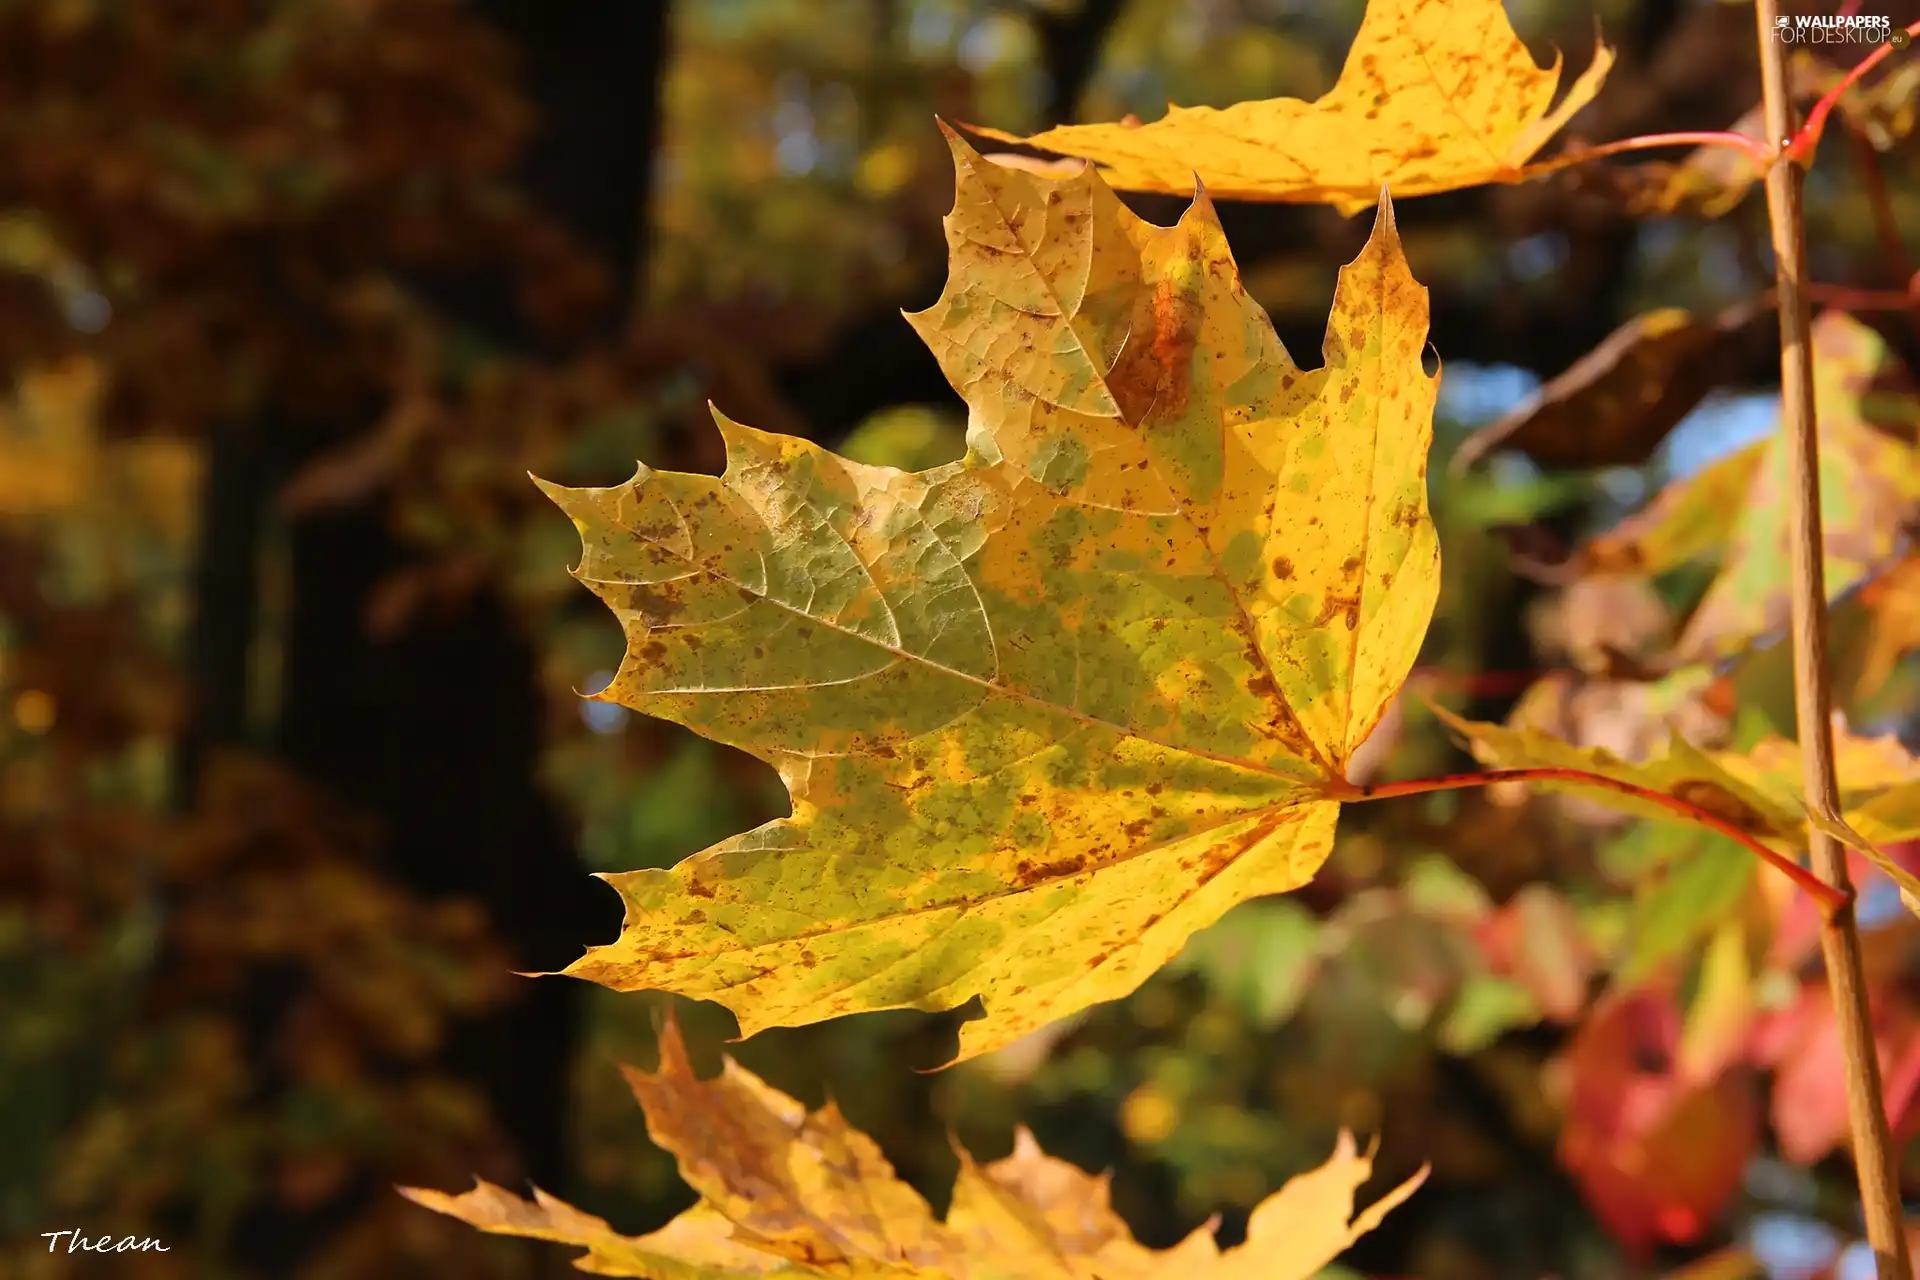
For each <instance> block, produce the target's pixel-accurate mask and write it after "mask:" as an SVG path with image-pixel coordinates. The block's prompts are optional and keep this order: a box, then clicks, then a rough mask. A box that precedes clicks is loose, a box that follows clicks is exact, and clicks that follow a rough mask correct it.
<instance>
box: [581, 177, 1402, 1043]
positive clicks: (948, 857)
mask: <svg viewBox="0 0 1920 1280" xmlns="http://www.w3.org/2000/svg"><path fill="white" fill-rule="evenodd" d="M955 157H956V165H957V168H958V171H959V184H958V190H957V194H956V199H955V206H954V211H953V213H952V214H951V215H950V216H949V218H948V220H947V231H948V239H949V244H950V246H951V250H952V258H953V272H952V277H951V279H950V281H949V284H948V287H947V289H946V291H945V292H944V293H943V295H942V297H941V298H940V300H939V301H938V302H936V303H935V304H934V305H933V306H932V307H931V308H929V309H928V310H927V311H925V312H922V313H920V314H919V315H916V316H912V317H909V318H910V319H911V321H912V322H913V324H914V325H915V327H916V328H917V329H918V330H919V332H920V333H921V335H922V336H923V337H924V338H925V340H926V341H927V343H928V345H929V346H930V347H931V348H932V350H933V351H934V353H935V355H936V356H937V357H938V358H939V360H940V362H941V364H942V366H943V368H944V369H945V370H946V372H947V374H948V377H949V379H950V380H951V381H952V382H953V384H954V386H955V387H956V388H957V389H959V391H960V392H961V394H962V395H963V396H964V397H965V399H966V400H967V403H968V408H969V432H968V440H969V451H968V455H967V457H966V458H965V459H964V460H962V461H960V462H957V463H953V464H949V465H947V466H944V467H937V468H934V469H932V470H929V471H923V472H917V473H906V472H900V471H895V470H893V469H891V468H885V467H872V466H862V465H859V464H856V463H852V462H849V461H847V460H846V459H844V458H840V457H837V456H835V455H834V454H832V453H830V452H828V451H827V450H824V449H821V448H819V447H818V446H815V445H812V444H809V443H807V442H805V441H801V440H795V439H790V438H786V437H781V436H773V435H768V434H765V433H762V432H758V431H754V430H752V429H751V428H747V427H744V426H740V425H738V424H734V423H731V422H728V421H726V420H725V419H722V420H721V428H722V431H723V433H724V434H725V437H726V442H727V452H728V466H727V471H726V474H725V475H723V476H721V477H718V478H714V477H707V476H693V475H681V474H675V473H667V472H655V471H651V470H649V469H646V468H644V467H643V468H642V469H641V471H640V473H639V474H638V475H637V476H636V478H635V479H634V481H633V482H632V483H630V484H628V485H624V486H619V487H616V488H610V489H598V490H584V489H583V490H570V489H562V488H558V487H554V486H547V492H548V493H549V494H550V495H551V496H552V497H553V498H554V500H555V501H556V502H557V503H559V505H560V506H561V507H562V508H563V509H564V510H566V511H567V513H568V514H569V515H570V516H572V517H573V520H574V522H575V524H576V525H577V526H578V527H579V528H580V530H581V534H582V539H583V543H584V546H585V551H584V554H583V557H582V561H581V565H580V568H579V569H578V570H577V576H579V577H580V578H581V579H582V580H583V581H584V582H586V583H587V584H588V585H589V586H591V587H592V588H593V589H594V590H595V591H596V592H598V593H599V594H600V595H601V596H602V597H603V598H604V599H605V600H606V601H607V603H608V604H609V605H610V606H611V607H612V608H613V610H614V612H615V614H616V616H617V617H618V618H619V619H620V621H621V623H622V626H623V627H624V629H625V631H626V635H627V656H626V659H625V661H624V662H623V664H622V666H621V669H620V671H619V673H618V675H617V676H616V677H615V680H614V682H613V684H612V685H611V686H610V687H609V689H608V690H607V691H606V692H605V693H604V694H603V695H602V696H604V697H607V698H610V699H612V700H615V701H618V702H621V703H623V704H625V705H627V706H630V707H633V708H635V709H636V710H640V711H644V712H647V713H649V714H652V715H658V716H662V717H665V718H668V719H672V720H676V721H678V722H680V723H682V724H685V725H687V726H689V727H690V728H693V729H695V730H696V731H698V732H700V733H702V734H704V735H706V736H708V737H711V738H715V739H717V740H719V741H722V742H726V743H729V744H731V745H734V746H737V747H740V748H741V749H743V750H746V751H750V752H752V753H754V754H755V755H758V756H759V757H760V758H762V759H763V760H766V761H768V762H769V763H770V764H772V765H773V766H774V767H775V768H777V769H778V770H779V771H780V773H781V776H782V778H783V780H784V781H785V783H786V785H787V789H788V792H789V793H790V795H791V796H792V799H793V814H792V816H791V817H790V818H787V819H783V820H781V821H777V822H773V823H770V824H768V825H766V826H764V827H761V828H760V829H758V830H756V831H753V832H749V833H746V834H744V835H741V836H737V837H735V838H733V839H731V840H728V841H725V842H723V843H722V844H720V845H717V846H715V847H714V848H712V849H709V850H707V851H705V852H703V853H701V854H698V855H696V856H695V857H693V858H690V859H688V860H686V861H685V862H683V863H681V864H680V865H679V866H677V867H675V868H673V869H671V870H669V871H641V872H634V873H628V874H621V875H614V876H610V877H608V878H609V879H610V881H611V882H612V883H613V884H614V886H615V887H616V888H617V889H618V890H619V891H620V893H621V895H622V897H623V898H624V899H625V902H626V907H627V922H626V927H625V929H624V930H623V932H622V934H621V937H620V938H619V939H618V940H617V941H616V942H614V943H612V944H610V945H608V946H602V947H595V948H593V949H592V950H591V951H589V952H588V954H587V955H586V956H585V957H583V958H582V959H581V960H579V961H578V962H576V963H575V964H574V965H572V966H570V967H569V969H568V970H567V972H568V973H570V974H574V975H576V976H579V977H585V978H590V979H592V980H594V981H597V982H601V983H603V984H605V985H608V986H612V987H616V988H620V989H640V988H653V989H658V988H664V989H668V990H673V991H677V992H680V993H682V994H685V995H689V996H695V997H699V998H705V999H712V1000H717V1001H719V1002H721V1003H723V1004H725V1005H727V1006H728V1007H729V1008H731V1009H732V1010H733V1011H734V1013H735V1014H736V1015H737V1016H738V1018H739V1019H740V1023H741V1026H742V1029H743V1031H744V1032H745V1033H747V1034H752V1033H753V1032H755V1031H757V1030H759V1029H761V1028H764V1027H768V1026H776V1025H795V1024H800V1023H807V1022H815V1021H819V1020H822V1019H824V1018H828V1017H833V1016H836V1015H839V1014H843V1013H855V1012H860V1011H863V1010H873V1009H885V1008H894V1007H902V1006H910V1007H917V1008H924V1009H945V1008H950V1007H952V1006H955V1005H958V1004H962V1003H964V1002H966V1001H967V1000H968V999H970V998H971V997H973V996H975V995H980V996H982V997H984V1001H985V1005H986V1017H985V1018H984V1019H982V1020H977V1021H974V1022H971V1023H968V1024H967V1025H966V1027H965V1028H964V1029H963V1032H962V1042H961V1055H962V1056H963V1057H966V1056H971V1055H973V1054H977V1053H981V1052H985V1051H987V1050H990V1049H993V1048H996V1047H999V1046H1000V1045H1003V1044H1006V1043H1008V1042H1010V1041H1012V1040H1014V1039H1016V1038H1018V1037H1019V1036H1021V1035H1023V1034H1025V1033H1026V1032H1027V1031H1030V1030H1032V1029H1033V1028H1035V1027H1037V1026H1039V1025H1041V1024H1043V1023H1045V1022H1048V1021H1051V1020H1053V1019H1054V1018H1058V1017H1060V1016H1063V1015H1064V1014H1066V1013H1068V1012H1071V1011H1073V1010H1075V1009H1078V1008H1081V1007H1084V1006H1085V1005H1088V1004H1091V1003H1094V1002H1096V1001H1101V1000H1110V999H1115V998H1118V997H1120V996H1123V995H1125V994H1127V993H1128V992H1130V991H1132V990H1133V989H1134V988H1135V987H1137V986H1138V985H1139V983H1140V982H1141V981H1143V980H1144V979H1145V978H1146V977H1147V975H1149V974H1150V973H1152V972H1153V971H1154V969H1156V968H1158V967H1159V966H1160V965H1162V964H1164V963H1165V962H1166V961H1167V960H1169V959H1170V958H1171V957H1172V956H1173V955H1174V954H1176V953H1177V952H1178V951H1179V949H1180V947H1181V946H1182V944H1184V942H1185V941H1186V939H1187V937H1188V936H1189V935H1190V934H1191V933H1193V932H1194V931H1195V930H1197V929H1199V928H1202V927H1204V926H1206V925H1208V924H1210V923H1212V922H1213V921H1214V920H1215V919H1217V918H1218V917H1219V916H1220V915H1221V914H1223V913H1224V912H1225V911H1226V909H1227V908H1228V907H1230V906H1232V905H1233V904H1234V903H1236V902H1238V901H1240V900H1242V899H1244V898H1248V897H1253V896H1257V895H1261V894H1270V893H1279V892H1284V891H1286V890H1288V889H1292V888H1295V887H1297V886H1299V885H1300V884H1302V883H1304V882H1305V881H1306V880H1307V879H1308V878H1309V877H1311V876H1312V874H1313V873H1314V871H1315V870H1316V869H1317V868H1318V867H1319V865H1320V863H1321V862H1322V861H1323V860H1324V859H1325V857H1326V855H1327V852H1328V850H1329V849H1330V847H1331V842H1332V835H1333V826H1334V820H1335V815H1336V812H1337V805H1336V804H1334V803H1333V802H1332V800H1331V799H1330V798H1329V797H1330V796H1332V795H1337V794H1339V793H1340V790H1341V788H1340V786H1339V785H1337V784H1339V782H1340V780H1341V779H1342V778H1343V776H1344V771H1345V767H1346V762H1347V760H1348V759H1349V757H1350V756H1351V754H1352V752H1353V751H1354V750H1355V749H1356V748H1357V747H1358V746H1359V745H1360V744H1361V743H1362V742H1363V741H1364V740H1365V738H1366V736H1367V734H1368V733H1369V732H1371V730H1372V728H1373V727H1374V725H1375V724H1377V723H1378V721H1379V719H1380V717H1381V715H1382V714H1383V713H1384V710H1385V708H1386V705H1387V703H1388V701H1389V700H1390V699H1391V698H1392V696H1393V694H1394V692H1395V691H1396V690H1397V689H1398V687H1399V685H1400V683H1401V682H1402V681H1403V680H1404V679H1405V677H1406V674H1407V671H1408V670H1409V668H1410V667H1411V665H1412V662H1413V659H1414V656H1415V653H1416V651H1417V649H1418V646H1419V642H1420V639H1421V637H1422V635H1423V634H1424V632H1425V629H1426V624H1427V621H1428V618H1429V617H1430V615H1431V612H1432V608H1433V602H1434V598H1435V595H1436V592H1437V588H1438V574H1439V552H1438V545H1437V540H1436V538H1435V535H1434V530H1433V525H1432V522H1431V520H1430V518H1429V516H1428V513H1427V507H1426V495H1425V476H1426V457H1427V451H1428V445H1429V441H1430V433H1431V418H1432V409H1433V400H1434V392H1435V385H1436V382H1435V379H1433V378H1431V377H1429V376H1428V375H1426V374H1425V373H1424V372H1423V370H1422V368H1421V350H1422V346H1423V344H1424V340H1425V333H1426V295H1425V291H1424V290H1423V289H1421V288H1420V287H1419V286H1418V285H1417V284H1415V283H1414V282H1413V280H1412V278H1411V276H1410V275H1408V273H1407V269H1406V264H1405V261H1404V259H1403V258H1402V257H1401V254H1400V249H1399V242H1398V238H1397V236H1396V234H1395V231H1394V227H1393V221H1392V216H1391V211H1390V210H1389V209H1388V208H1387V207H1386V206H1385V205H1384V204H1383V206H1382V210H1381V214H1380V217H1379V220H1378V224H1377V226H1376V227H1375V230H1374V235H1373V238H1372V239H1371V240H1370V241H1369V243H1368V246H1367V248H1366V250H1365V251H1364V252H1363V253H1362V255H1361V256H1360V258H1359V259H1358V260H1356V261H1355V262H1354V263H1353V264H1351V265H1350V266H1349V267H1348V268H1347V269H1346V270H1345V271H1344V272H1343V273H1342V276H1341V281H1340V285H1339V289H1338V292H1337V294H1336V298H1335V302H1334V307H1333V312H1332V317H1331V319H1330V322H1329V328H1328V337H1327V342H1326V348H1325V354H1326V365H1325V367H1324V368H1322V369H1318V370H1313V371H1304V370H1301V369H1300V368H1299V367H1298V366H1296V365H1295V364H1294V363H1293V361H1292V360H1291V358H1290V357H1289V356H1288V354H1287V352H1286V351H1285V349H1284V348H1283V347H1282V346H1281V345H1280V343H1279V341H1278V339H1277V338H1276V337H1275V335H1274V333H1273V329H1272V327H1271V325H1270V323H1269V322H1268V320H1267V318H1266V316H1265V314H1264V313H1263V312H1262V311H1261V310H1260V308H1259V307H1258V306H1257V305H1256V304H1255V303H1254V302H1253V301H1252V300H1251V299H1250V298H1249V297H1248V296H1247V295H1246V293H1245V291H1244V290H1243V289H1242V288H1241V286H1240V283H1239V278H1238V273H1237V271H1236V269H1235V267H1234V264H1233V260H1232V257H1231V255H1230V254H1229V253H1228V251H1227V247H1226V243H1225V239H1224V237H1223V235H1222V233H1221V230H1220V226H1219V223H1218V221H1217V219H1216V218H1215V217H1214V214H1213V211H1212V209H1211V207H1210V206H1209V205H1208V204H1207V203H1206V202H1205V201H1204V200H1200V201H1196V203H1195V204H1194V206H1193V207H1192V208H1191V209H1190V210H1189V211H1188V212H1187V214H1186V216H1185V217H1183V218H1182V219H1181V220H1180V222H1179V223H1178V224H1177V225H1175V226H1173V227H1155V226H1152V225H1150V224H1148V223H1145V222H1143V221H1141V220H1140V219H1139V218H1137V217H1136V216H1135V215H1133V214H1132V213H1131V212H1130V211H1128V210H1127V209H1126V207H1125V206H1124V205H1122V204H1121V203H1120V202H1119V201H1118V200H1117V199H1116V198H1115V197H1114V195H1113V193H1112V192H1111V191H1110V190H1109V189H1108V188H1107V187H1106V185H1105V184H1104V183H1103V182H1101V181H1100V179H1099V178H1098V177H1097V176H1095V175H1092V174H1081V175H1079V176H1077V177H1075V178H1072V179H1070V180H1067V181H1052V180H1048V179H1043V178H1039V177H1036V176H1033V175H1030V174H1026V173H1020V172H1015V171H1013V170H1008V169H1004V168H1001V167H999V166H996V165H992V164H989V163H987V162H985V161H983V160H981V159H980V158H979V157H978V156H977V155H975V154H973V153H972V152H971V151H970V150H969V149H967V148H966V146H965V145H964V144H962V143H959V142H958V141H957V140H956V141H955Z"/></svg>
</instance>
